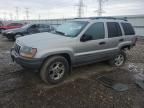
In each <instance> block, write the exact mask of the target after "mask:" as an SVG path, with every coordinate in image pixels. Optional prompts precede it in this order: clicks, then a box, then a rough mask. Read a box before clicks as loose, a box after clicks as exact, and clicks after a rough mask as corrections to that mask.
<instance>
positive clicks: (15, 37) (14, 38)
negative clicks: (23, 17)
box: [12, 34, 22, 41]
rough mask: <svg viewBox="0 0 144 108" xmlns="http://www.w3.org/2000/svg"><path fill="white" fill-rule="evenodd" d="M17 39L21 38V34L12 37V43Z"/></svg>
mask: <svg viewBox="0 0 144 108" xmlns="http://www.w3.org/2000/svg"><path fill="white" fill-rule="evenodd" d="M19 37H22V35H21V34H16V35H15V36H14V37H13V39H12V40H13V41H15V40H16V39H17V38H19Z"/></svg>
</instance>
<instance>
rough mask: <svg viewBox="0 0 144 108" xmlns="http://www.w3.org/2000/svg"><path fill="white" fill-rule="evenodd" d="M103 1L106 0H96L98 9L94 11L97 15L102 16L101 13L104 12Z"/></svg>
mask: <svg viewBox="0 0 144 108" xmlns="http://www.w3.org/2000/svg"><path fill="white" fill-rule="evenodd" d="M105 1H107V0H98V10H97V11H96V12H97V15H98V16H102V13H103V12H104V11H103V4H104V2H105Z"/></svg>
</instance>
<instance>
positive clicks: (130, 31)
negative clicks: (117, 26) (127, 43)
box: [121, 23, 135, 35]
mask: <svg viewBox="0 0 144 108" xmlns="http://www.w3.org/2000/svg"><path fill="white" fill-rule="evenodd" d="M121 24H122V27H123V30H124V32H125V35H134V34H135V31H134V29H133V27H132V25H131V24H130V23H121Z"/></svg>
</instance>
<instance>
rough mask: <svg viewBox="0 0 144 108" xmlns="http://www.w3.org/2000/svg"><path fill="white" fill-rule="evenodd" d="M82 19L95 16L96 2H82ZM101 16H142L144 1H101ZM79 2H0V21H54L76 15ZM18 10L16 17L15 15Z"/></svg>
mask: <svg viewBox="0 0 144 108" xmlns="http://www.w3.org/2000/svg"><path fill="white" fill-rule="evenodd" d="M83 1H84V7H83V10H84V12H83V17H90V16H97V9H98V0H83ZM103 1H105V2H104V3H103V16H117V15H136V14H143V15H144V0H103ZM78 2H79V0H0V19H5V20H6V19H13V20H15V19H18V20H23V19H27V17H26V8H28V11H29V16H28V19H55V18H71V17H77V16H78V15H77V14H78V12H77V10H78V7H77V5H78ZM16 7H17V8H18V16H17V14H16Z"/></svg>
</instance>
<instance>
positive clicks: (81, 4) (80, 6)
mask: <svg viewBox="0 0 144 108" xmlns="http://www.w3.org/2000/svg"><path fill="white" fill-rule="evenodd" d="M76 6H77V7H78V17H79V18H80V17H82V16H83V14H84V7H85V5H84V2H83V0H79V3H78V4H77V5H76Z"/></svg>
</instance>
